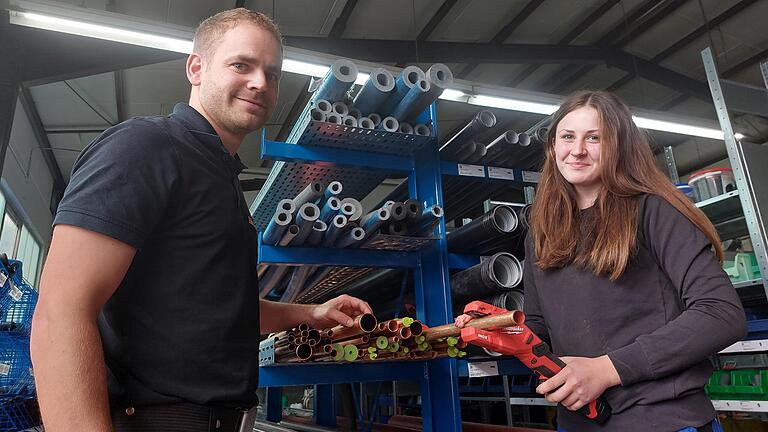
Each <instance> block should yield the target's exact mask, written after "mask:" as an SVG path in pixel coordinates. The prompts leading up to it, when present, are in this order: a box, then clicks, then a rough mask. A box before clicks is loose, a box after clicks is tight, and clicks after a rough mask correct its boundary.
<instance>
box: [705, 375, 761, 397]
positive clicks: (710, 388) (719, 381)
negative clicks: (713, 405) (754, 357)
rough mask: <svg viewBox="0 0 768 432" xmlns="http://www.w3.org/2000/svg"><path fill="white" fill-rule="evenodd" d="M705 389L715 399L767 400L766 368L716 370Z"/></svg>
mask: <svg viewBox="0 0 768 432" xmlns="http://www.w3.org/2000/svg"><path fill="white" fill-rule="evenodd" d="M705 390H706V391H707V394H709V397H710V398H711V399H716V400H717V399H720V400H768V370H754V369H741V370H731V371H717V372H715V373H713V374H712V376H711V377H710V378H709V381H708V382H707V385H706V386H705Z"/></svg>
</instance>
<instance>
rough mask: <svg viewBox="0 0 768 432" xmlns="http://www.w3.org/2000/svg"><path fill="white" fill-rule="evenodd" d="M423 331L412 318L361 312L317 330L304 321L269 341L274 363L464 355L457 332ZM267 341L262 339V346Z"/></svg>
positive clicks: (411, 358)
mask: <svg viewBox="0 0 768 432" xmlns="http://www.w3.org/2000/svg"><path fill="white" fill-rule="evenodd" d="M454 328H455V327H454ZM436 329H437V330H439V329H440V328H436ZM457 330H458V329H457ZM426 331H427V330H426V326H425V325H423V324H422V323H421V322H420V321H418V320H415V319H413V318H407V317H406V318H399V319H392V320H388V321H383V322H377V321H376V318H375V317H374V316H373V315H371V314H363V315H360V316H358V317H356V318H355V320H354V324H353V325H352V326H351V327H344V326H336V327H333V328H327V329H322V330H317V329H313V328H312V327H310V326H309V325H307V324H306V323H304V324H301V325H299V326H298V327H296V328H294V329H292V330H290V331H284V332H281V333H277V334H275V335H273V336H271V340H273V341H274V347H275V362H276V363H294V362H309V361H314V362H354V361H373V360H385V359H386V360H419V359H422V360H423V359H433V358H441V357H463V356H465V355H466V353H465V352H464V351H462V349H463V348H465V347H466V344H465V343H463V341H461V339H460V338H459V337H458V334H449V335H446V336H441V337H434V338H429V337H428V336H427V335H426V333H425V332H426ZM444 332H445V331H439V333H440V334H442V333H444ZM454 333H455V332H454ZM269 342H270V340H269V339H268V340H265V341H262V345H265V344H268V343H269Z"/></svg>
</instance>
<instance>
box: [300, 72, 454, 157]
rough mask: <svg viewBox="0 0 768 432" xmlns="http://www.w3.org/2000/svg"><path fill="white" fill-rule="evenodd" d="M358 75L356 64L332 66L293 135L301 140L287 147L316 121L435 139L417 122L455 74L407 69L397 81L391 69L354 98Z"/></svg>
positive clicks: (372, 79)
mask: <svg viewBox="0 0 768 432" xmlns="http://www.w3.org/2000/svg"><path fill="white" fill-rule="evenodd" d="M357 74H358V69H357V66H356V65H355V64H354V63H353V62H352V61H350V60H348V59H339V60H336V61H335V62H333V64H332V65H331V67H330V69H329V70H328V73H327V74H326V76H325V77H324V78H323V79H322V80H320V81H318V82H317V83H314V84H313V86H312V87H313V88H315V94H314V96H313V97H312V99H311V101H310V103H309V104H308V105H307V107H306V108H305V110H304V112H303V113H302V115H300V116H299V121H297V127H295V128H294V131H292V135H293V134H294V132H295V133H296V135H297V136H295V137H293V136H291V137H290V138H293V139H294V141H290V140H289V141H288V142H296V141H295V140H298V137H300V136H301V134H302V133H303V132H304V130H305V129H306V126H307V125H308V124H309V122H310V121H312V120H314V121H322V122H329V123H336V124H340V125H345V126H353V127H361V128H365V129H381V130H385V131H387V132H400V133H405V134H413V135H421V136H430V135H432V129H431V128H430V126H429V125H428V124H424V123H418V124H417V123H414V121H415V120H417V119H418V118H419V115H420V114H421V113H422V112H424V110H425V109H427V107H428V106H429V105H430V104H432V103H433V102H434V101H436V100H437V98H438V97H439V96H440V95H441V94H442V93H443V91H444V90H445V89H446V88H447V87H448V86H450V85H451V84H452V83H453V74H452V73H451V71H450V69H448V67H447V66H445V65H444V64H441V63H436V64H434V65H432V67H430V68H429V70H427V72H426V73H425V72H424V71H423V70H421V69H420V68H419V67H418V66H408V67H406V68H405V69H403V70H402V72H401V73H400V74H399V75H398V76H397V78H395V77H394V76H393V75H392V73H391V72H390V71H389V70H387V69H384V68H377V69H374V70H373V71H371V73H370V74H369V78H368V80H367V81H366V82H365V84H364V85H363V86H362V87H361V88H360V91H358V92H357V94H356V95H355V96H354V98H353V97H352V94H353V93H354V86H353V84H354V82H355V80H356V79H357ZM310 90H312V88H310Z"/></svg>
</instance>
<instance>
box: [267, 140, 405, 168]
mask: <svg viewBox="0 0 768 432" xmlns="http://www.w3.org/2000/svg"><path fill="white" fill-rule="evenodd" d="M260 152H261V158H262V159H272V160H279V161H283V162H297V163H317V162H322V163H325V164H331V165H339V166H348V167H366V168H373V169H378V170H384V171H388V172H392V171H410V170H412V169H413V158H412V157H406V156H396V155H391V154H377V155H376V156H375V157H371V156H370V154H369V153H366V152H362V151H358V150H347V149H339V148H328V147H311V146H303V145H297V144H289V143H284V142H281V141H269V140H264V141H262V143H261V149H260Z"/></svg>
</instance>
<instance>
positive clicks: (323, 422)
mask: <svg viewBox="0 0 768 432" xmlns="http://www.w3.org/2000/svg"><path fill="white" fill-rule="evenodd" d="M314 389H315V392H314V394H315V401H314V403H313V405H312V406H313V408H314V412H315V416H314V417H315V423H316V424H318V425H319V426H327V427H333V426H336V404H335V401H336V400H335V398H336V395H335V394H334V392H333V385H331V384H322V385H316V386H314Z"/></svg>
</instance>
